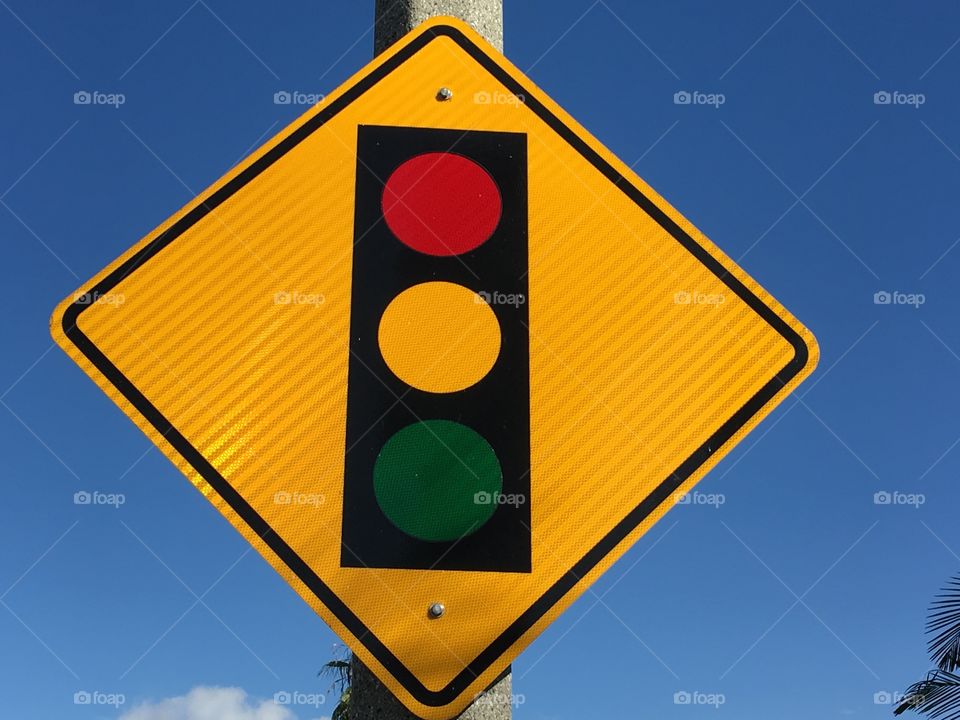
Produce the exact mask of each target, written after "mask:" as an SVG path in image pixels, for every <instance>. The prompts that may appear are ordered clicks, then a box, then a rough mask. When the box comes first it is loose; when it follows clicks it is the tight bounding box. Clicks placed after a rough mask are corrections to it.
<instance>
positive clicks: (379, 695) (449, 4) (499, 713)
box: [350, 0, 513, 720]
mask: <svg viewBox="0 0 960 720" xmlns="http://www.w3.org/2000/svg"><path fill="white" fill-rule="evenodd" d="M437 15H452V16H453V17H457V18H460V19H461V20H464V21H465V22H467V23H469V24H470V25H472V26H473V28H474V29H476V30H477V31H478V32H479V33H480V34H481V35H483V36H484V37H485V38H486V39H487V40H488V41H489V42H490V44H492V45H493V46H495V47H496V48H497V49H498V50H501V51H502V50H503V0H376V26H375V30H374V40H373V44H374V52H375V53H376V54H379V53H381V52H383V51H384V50H385V49H387V48H388V47H390V46H391V45H392V44H393V43H394V42H396V41H397V40H399V39H400V38H401V37H403V36H404V35H406V34H407V33H408V32H410V31H411V30H413V28H415V27H416V26H417V25H419V24H420V23H422V22H423V21H424V20H427V19H429V18H431V17H435V16H437ZM350 664H351V667H350V669H351V682H350V717H351V718H353V719H355V720H371V719H372V718H377V720H412V719H414V718H416V716H415V715H412V714H410V712H409V711H408V710H407V709H406V708H405V707H404V706H403V705H402V704H401V703H400V701H399V700H397V699H396V698H395V697H394V696H393V693H391V692H390V691H389V690H387V688H385V687H384V686H383V684H382V683H381V682H380V681H379V680H377V678H376V677H375V676H374V674H373V673H372V672H370V670H368V669H367V667H366V666H365V665H364V664H363V663H362V662H360V660H359V659H358V658H357V657H356V655H354V656H353V658H352V660H351V663H350ZM512 691H513V683H512V676H511V675H510V673H507V674H506V675H505V676H504V677H502V678H501V679H500V680H499V681H498V682H497V683H496V684H495V685H494V686H493V687H491V688H490V689H489V690H488V691H487V692H485V693H484V694H483V695H481V696H480V697H479V698H477V700H476V701H475V702H474V703H473V705H471V706H470V707H469V708H467V710H466V712H464V713H463V715H461V716H460V720H510V717H511V708H512V699H513V695H512Z"/></svg>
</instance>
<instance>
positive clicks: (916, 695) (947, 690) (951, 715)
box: [893, 670, 960, 720]
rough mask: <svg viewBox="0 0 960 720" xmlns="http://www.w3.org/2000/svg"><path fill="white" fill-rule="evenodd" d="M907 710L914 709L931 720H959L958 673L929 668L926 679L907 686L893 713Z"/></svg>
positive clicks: (959, 686)
mask: <svg viewBox="0 0 960 720" xmlns="http://www.w3.org/2000/svg"><path fill="white" fill-rule="evenodd" d="M907 710H914V711H916V712H918V713H920V714H921V715H926V716H927V717H929V718H932V720H960V675H954V674H953V673H950V672H946V671H944V670H931V671H930V672H929V673H928V674H927V677H926V679H924V680H921V681H920V682H918V683H914V684H913V685H911V686H910V687H909V688H907V691H906V693H904V696H903V700H901V702H900V704H899V705H898V706H897V707H896V708H894V710H893V714H894V715H899V714H901V713H903V712H905V711H907Z"/></svg>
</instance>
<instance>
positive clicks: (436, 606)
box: [427, 602, 446, 619]
mask: <svg viewBox="0 0 960 720" xmlns="http://www.w3.org/2000/svg"><path fill="white" fill-rule="evenodd" d="M445 611H446V608H445V607H444V606H443V603H438V602H437V603H433V605H431V606H430V607H428V608H427V615H429V616H430V617H431V618H433V619H436V618H438V617H442V616H443V613H444V612H445Z"/></svg>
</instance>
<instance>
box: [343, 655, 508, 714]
mask: <svg viewBox="0 0 960 720" xmlns="http://www.w3.org/2000/svg"><path fill="white" fill-rule="evenodd" d="M350 672H351V678H350V718H351V720H354V719H355V720H373V719H374V718H375V719H376V720H416V717H417V716H416V715H413V714H411V713H410V711H409V710H407V709H406V708H405V707H404V706H403V705H402V704H401V703H400V701H399V700H397V699H396V698H395V697H394V696H393V693H391V692H390V691H389V690H388V689H387V688H385V687H384V686H383V684H382V683H381V682H380V681H379V680H377V678H376V676H375V675H374V674H373V673H372V672H370V670H368V669H367V666H366V665H364V664H363V663H362V662H360V660H358V659H357V656H356V655H354V656H353V658H352V659H351V661H350ZM512 677H513V676H512V675H511V674H510V673H507V674H506V675H504V676H503V678H501V679H500V681H499V682H497V683H496V684H495V685H494V686H493V687H491V688H490V689H489V690H487V692H485V693H483V695H481V696H480V697H478V698H477V699H476V701H474V703H473V705H471V706H470V707H468V708H467V709H466V711H465V712H464V713H463V714H462V715H461V716H460V717H459V718H458V720H510V718H511V716H512V715H511V710H512V707H513V705H512V700H513V695H512V693H513V682H512Z"/></svg>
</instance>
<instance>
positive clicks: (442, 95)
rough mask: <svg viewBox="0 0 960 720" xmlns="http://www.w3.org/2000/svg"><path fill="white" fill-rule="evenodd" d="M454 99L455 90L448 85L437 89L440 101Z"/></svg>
mask: <svg viewBox="0 0 960 720" xmlns="http://www.w3.org/2000/svg"><path fill="white" fill-rule="evenodd" d="M452 99H453V90H451V89H450V88H448V87H442V88H440V89H439V90H437V100H439V101H440V102H446V101H447V100H452Z"/></svg>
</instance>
